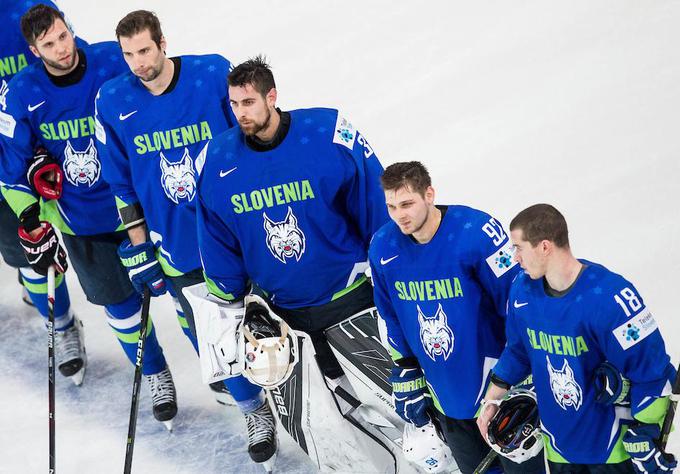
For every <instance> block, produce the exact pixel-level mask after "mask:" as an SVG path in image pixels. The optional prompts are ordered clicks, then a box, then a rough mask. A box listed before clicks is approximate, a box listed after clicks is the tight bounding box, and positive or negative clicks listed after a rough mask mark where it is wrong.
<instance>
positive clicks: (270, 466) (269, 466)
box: [260, 446, 279, 473]
mask: <svg viewBox="0 0 680 474" xmlns="http://www.w3.org/2000/svg"><path fill="white" fill-rule="evenodd" d="M278 452H279V449H278V446H277V448H276V452H275V453H274V455H273V456H272V457H270V458H269V459H267V460H266V461H264V462H261V463H260V466H262V468H263V469H264V472H267V473H271V472H274V464H276V455H277V454H278Z"/></svg>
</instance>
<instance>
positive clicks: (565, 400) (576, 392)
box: [545, 355, 583, 411]
mask: <svg viewBox="0 0 680 474" xmlns="http://www.w3.org/2000/svg"><path fill="white" fill-rule="evenodd" d="M545 359H546V360H547V361H548V374H549V375H550V390H552V393H553V396H554V397H555V401H556V402H557V404H558V405H559V406H560V407H562V409H563V410H566V409H567V407H570V406H571V407H574V410H577V411H578V409H579V408H581V403H582V402H583V394H582V392H581V387H580V385H579V384H577V383H576V380H575V379H574V371H573V370H572V369H571V367H569V362H567V359H564V362H563V363H562V368H561V369H560V370H557V369H555V368H554V367H553V365H552V364H551V363H550V358H549V357H548V356H547V355H546V356H545Z"/></svg>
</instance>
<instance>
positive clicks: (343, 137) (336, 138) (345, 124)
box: [333, 112, 357, 150]
mask: <svg viewBox="0 0 680 474" xmlns="http://www.w3.org/2000/svg"><path fill="white" fill-rule="evenodd" d="M356 139H357V130H356V129H355V128H354V125H352V124H351V123H350V122H349V120H347V119H346V118H344V117H343V116H342V115H340V112H338V119H337V120H336V121H335V132H334V133H333V143H337V144H339V145H344V146H346V147H347V148H349V149H350V150H352V149H353V148H354V142H355V141H356Z"/></svg>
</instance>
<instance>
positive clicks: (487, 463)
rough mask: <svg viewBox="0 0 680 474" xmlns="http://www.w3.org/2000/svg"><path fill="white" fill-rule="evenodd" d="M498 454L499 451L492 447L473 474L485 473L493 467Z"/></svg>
mask: <svg viewBox="0 0 680 474" xmlns="http://www.w3.org/2000/svg"><path fill="white" fill-rule="evenodd" d="M497 456H498V453H497V452H496V451H494V450H493V449H490V450H489V452H488V453H487V454H486V456H484V459H482V461H481V462H480V463H479V466H477V468H476V469H475V472H474V473H473V474H484V473H485V472H486V471H487V470H488V469H489V468H490V467H491V464H493V462H494V461H495V460H496V457H497Z"/></svg>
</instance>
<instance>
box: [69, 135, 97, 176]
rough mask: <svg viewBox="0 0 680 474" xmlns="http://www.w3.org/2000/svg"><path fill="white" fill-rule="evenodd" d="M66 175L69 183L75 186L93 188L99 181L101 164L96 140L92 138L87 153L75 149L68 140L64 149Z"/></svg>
mask: <svg viewBox="0 0 680 474" xmlns="http://www.w3.org/2000/svg"><path fill="white" fill-rule="evenodd" d="M63 167H64V174H65V175H66V179H67V180H68V182H69V183H71V184H72V185H74V186H81V185H83V186H87V187H92V185H93V184H95V183H96V182H97V181H98V180H99V175H100V174H101V168H102V166H101V163H100V162H99V159H98V158H97V148H96V147H95V146H94V140H92V139H91V138H90V142H89V144H88V145H87V148H86V149H85V151H78V150H76V149H75V148H73V145H71V142H70V140H66V148H64V164H63Z"/></svg>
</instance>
